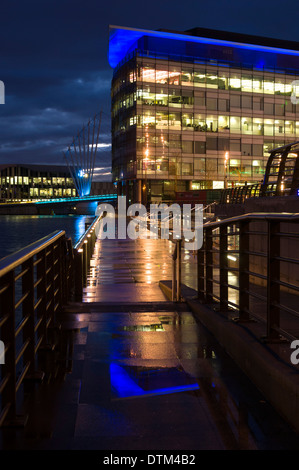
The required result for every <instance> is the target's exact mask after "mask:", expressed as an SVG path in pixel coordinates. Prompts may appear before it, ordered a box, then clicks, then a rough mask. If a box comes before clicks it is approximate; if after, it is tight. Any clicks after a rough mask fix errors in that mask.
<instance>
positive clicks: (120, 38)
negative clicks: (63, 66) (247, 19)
mask: <svg viewBox="0 0 299 470" xmlns="http://www.w3.org/2000/svg"><path fill="white" fill-rule="evenodd" d="M143 36H147V37H155V38H161V39H175V40H178V41H185V42H193V43H197V44H207V45H209V44H212V45H218V46H222V47H223V46H224V47H233V48H237V49H241V50H251V51H256V52H265V53H275V54H284V55H285V54H287V55H293V56H297V57H299V51H295V50H291V49H283V48H277V47H270V46H262V45H256V44H246V43H239V42H233V41H226V40H223V39H211V38H204V37H197V36H189V35H185V34H179V33H168V32H162V31H148V30H142V29H133V28H126V27H121V26H110V40H109V64H110V66H111V67H112V68H115V67H116V66H117V64H119V62H121V61H122V60H123V59H124V58H125V56H126V55H127V54H128V52H130V50H131V49H132V48H133V46H135V44H136V42H137V41H138V39H140V38H141V37H143Z"/></svg>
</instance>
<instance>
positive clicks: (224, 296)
mask: <svg viewBox="0 0 299 470" xmlns="http://www.w3.org/2000/svg"><path fill="white" fill-rule="evenodd" d="M219 250H220V253H219V262H220V310H224V311H225V310H227V308H228V286H227V284H228V261H227V225H221V226H220V243H219Z"/></svg>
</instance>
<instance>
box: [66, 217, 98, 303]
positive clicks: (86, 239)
mask: <svg viewBox="0 0 299 470" xmlns="http://www.w3.org/2000/svg"><path fill="white" fill-rule="evenodd" d="M102 218H103V215H100V216H98V217H95V219H94V221H93V222H92V223H91V224H90V226H89V227H88V228H87V230H86V231H85V232H84V233H83V235H82V236H81V237H80V239H79V240H78V242H77V243H76V244H75V246H74V250H73V253H74V277H75V279H74V295H75V300H77V301H81V300H82V297H83V288H84V287H86V285H87V278H88V270H89V265H90V260H91V257H92V255H93V252H94V247H95V243H96V240H97V235H98V231H99V230H100V227H101V219H102Z"/></svg>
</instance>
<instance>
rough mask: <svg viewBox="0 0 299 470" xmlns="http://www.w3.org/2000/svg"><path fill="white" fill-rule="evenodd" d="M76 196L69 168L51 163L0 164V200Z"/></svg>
mask: <svg viewBox="0 0 299 470" xmlns="http://www.w3.org/2000/svg"><path fill="white" fill-rule="evenodd" d="M72 196H76V189H75V186H74V182H73V179H72V177H71V175H70V172H69V169H68V168H67V167H64V166H53V165H25V164H7V165H0V200H2V201H3V200H7V201H9V200H20V201H21V200H34V199H51V198H60V197H72Z"/></svg>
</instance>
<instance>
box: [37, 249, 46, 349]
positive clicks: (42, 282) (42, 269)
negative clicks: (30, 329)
mask: <svg viewBox="0 0 299 470" xmlns="http://www.w3.org/2000/svg"><path fill="white" fill-rule="evenodd" d="M46 252H47V249H44V250H42V251H41V253H40V255H39V256H40V260H39V263H38V265H37V278H38V280H39V283H38V286H37V298H38V302H39V303H38V307H37V320H38V321H39V320H40V324H39V328H38V330H39V331H40V337H41V338H42V344H41V346H42V347H43V348H46V346H47V316H46V309H47V279H46Z"/></svg>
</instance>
